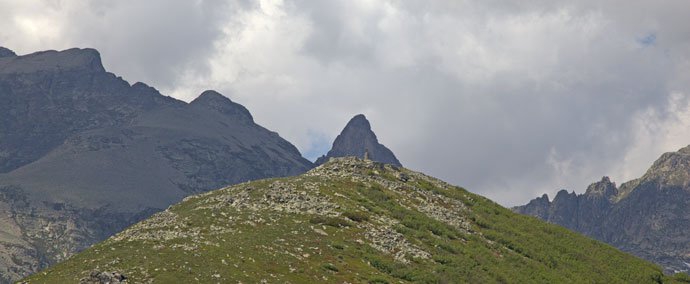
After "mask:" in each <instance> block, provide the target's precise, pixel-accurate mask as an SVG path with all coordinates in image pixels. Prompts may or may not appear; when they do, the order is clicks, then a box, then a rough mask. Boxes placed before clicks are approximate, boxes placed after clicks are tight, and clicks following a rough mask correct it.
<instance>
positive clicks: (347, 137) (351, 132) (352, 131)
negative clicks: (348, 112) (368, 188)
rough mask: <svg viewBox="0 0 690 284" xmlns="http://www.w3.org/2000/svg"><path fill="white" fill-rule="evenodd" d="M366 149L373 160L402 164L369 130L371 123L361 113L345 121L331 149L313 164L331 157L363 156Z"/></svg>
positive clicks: (318, 163)
mask: <svg viewBox="0 0 690 284" xmlns="http://www.w3.org/2000/svg"><path fill="white" fill-rule="evenodd" d="M367 151H368V152H369V158H370V159H372V160H374V161H377V162H381V163H386V164H391V165H396V166H402V164H401V163H400V161H398V159H397V158H396V157H395V155H394V154H393V152H392V151H391V150H389V149H388V148H386V146H383V145H382V144H380V143H379V141H378V138H376V134H374V132H373V131H372V130H371V124H369V121H368V120H367V118H366V117H365V116H364V115H363V114H358V115H356V116H355V117H353V118H352V119H351V120H350V121H349V122H348V123H347V125H346V126H345V128H344V129H343V131H342V132H341V133H340V135H338V137H336V138H335V141H334V142H333V147H332V148H331V150H330V151H328V153H327V154H326V155H324V156H321V157H319V158H318V159H317V160H316V162H315V164H316V165H320V164H323V163H325V162H326V161H328V159H329V158H333V157H347V156H354V157H359V158H364V153H365V152H367Z"/></svg>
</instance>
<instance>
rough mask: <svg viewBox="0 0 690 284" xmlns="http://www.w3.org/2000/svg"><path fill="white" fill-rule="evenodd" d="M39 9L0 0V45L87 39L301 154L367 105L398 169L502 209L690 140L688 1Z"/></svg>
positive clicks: (129, 72) (132, 72)
mask: <svg viewBox="0 0 690 284" xmlns="http://www.w3.org/2000/svg"><path fill="white" fill-rule="evenodd" d="M34 2H35V3H34ZM32 3H33V4H32ZM49 3H53V4H51V5H47V6H46V5H43V4H44V2H43V1H26V2H24V1H22V4H17V3H14V2H12V3H10V2H3V1H1V0H0V24H3V26H6V27H12V28H11V29H8V30H3V31H0V41H2V43H0V45H2V44H5V42H7V43H8V44H5V45H8V47H10V48H12V47H13V46H12V45H16V46H17V48H19V49H20V50H21V51H27V50H39V49H47V48H67V47H69V46H73V45H82V46H85V45H88V46H94V47H96V48H99V49H100V50H101V52H102V54H103V56H104V62H105V64H106V66H107V67H108V68H109V69H110V70H112V71H114V72H116V73H118V74H121V75H123V76H124V77H125V78H126V79H128V80H131V81H145V82H147V83H150V84H151V85H153V86H156V87H158V88H161V89H162V90H163V91H164V92H165V93H166V94H171V95H174V96H176V97H178V98H181V99H185V100H190V99H192V98H193V97H194V96H196V94H198V93H200V92H201V91H202V90H204V89H217V90H221V91H222V92H223V93H225V94H226V95H228V96H229V97H231V98H232V99H233V100H235V101H238V102H240V103H242V104H244V105H246V106H247V107H248V108H249V109H250V110H251V111H252V113H253V114H254V116H255V118H256V119H257V121H258V122H259V123H261V124H263V125H265V126H267V127H268V128H270V129H273V130H275V131H277V132H279V133H281V135H282V136H283V137H285V138H287V139H289V140H291V141H293V142H294V143H295V144H296V145H297V146H298V147H299V148H300V150H302V152H303V153H306V155H307V156H308V157H311V158H314V157H316V156H318V155H319V153H320V152H325V151H326V150H327V149H328V147H329V144H330V142H331V141H332V139H333V138H335V136H336V135H337V133H338V132H339V131H340V130H341V128H342V127H343V126H344V124H345V123H346V122H347V121H348V119H349V118H350V117H351V116H352V115H354V114H356V113H365V114H366V115H367V116H368V117H369V119H370V120H371V122H372V126H373V128H374V131H375V132H376V133H377V134H378V136H379V138H380V140H381V142H382V143H384V144H386V145H387V146H389V148H391V149H392V150H393V151H394V152H395V153H396V154H397V155H398V157H399V158H400V160H401V162H402V163H403V164H405V165H406V166H409V167H411V168H414V169H417V170H422V171H425V172H427V173H429V174H432V175H435V176H438V177H441V178H444V179H446V180H448V181H451V182H453V183H456V184H459V185H463V186H466V187H468V188H469V189H470V190H472V191H475V192H478V193H481V194H484V195H486V196H488V197H490V198H492V199H495V200H497V201H499V202H501V203H502V204H505V205H515V204H520V203H524V202H526V201H527V200H528V199H530V198H532V197H534V196H537V195H541V193H544V192H547V193H551V194H553V193H554V192H555V191H556V190H558V189H560V188H568V189H574V190H576V191H583V190H584V188H585V186H586V185H587V184H588V183H589V182H591V181H595V180H598V179H599V178H600V176H602V175H610V176H612V178H614V179H617V180H618V182H619V183H620V182H622V181H623V180H624V179H629V178H633V177H636V176H637V175H641V174H642V172H643V171H644V169H645V167H646V166H648V165H649V164H650V163H651V161H652V160H653V159H654V158H656V156H658V155H659V154H660V153H661V152H662V151H671V150H675V149H676V148H679V147H681V146H683V145H684V144H688V143H690V131H687V130H685V129H689V128H688V127H687V126H688V125H690V118H689V117H690V112H689V111H688V102H687V96H688V95H689V94H690V90H689V88H690V82H689V80H690V76H689V75H690V25H687V20H686V18H687V16H686V15H687V13H688V12H690V5H688V4H687V2H686V1H681V0H678V1H666V2H664V3H663V4H660V3H654V2H646V1H639V2H634V3H630V2H621V1H605V2H602V1H578V2H577V3H572V2H565V1H546V0H544V1H540V0H533V1H421V0H419V1H416V0H409V1H364V0H357V1H349V0H348V1H345V0H342V1H303V0H295V1H280V0H263V1H246V2H226V1H216V2H214V1H172V2H171V1H162V0H160V1H147V2H146V3H143V2H136V1H117V2H112V1H102V2H99V1H92V2H89V3H90V4H88V5H86V6H85V5H84V4H79V3H80V2H78V1H53V2H49ZM37 7H41V8H40V9H38V8H37ZM37 27H38V28H37ZM41 27H44V28H41ZM9 30H12V31H13V32H10V31H9ZM18 32H19V33H18ZM22 32H23V33H22ZM31 33H33V34H31Z"/></svg>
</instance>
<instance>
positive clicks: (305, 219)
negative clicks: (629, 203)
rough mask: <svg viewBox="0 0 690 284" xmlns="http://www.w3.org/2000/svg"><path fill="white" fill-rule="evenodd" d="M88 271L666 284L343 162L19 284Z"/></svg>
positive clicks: (556, 235)
mask: <svg viewBox="0 0 690 284" xmlns="http://www.w3.org/2000/svg"><path fill="white" fill-rule="evenodd" d="M92 271H107V272H118V273H122V274H124V275H126V276H127V277H128V281H129V283H152V282H155V283H189V282H203V283H237V282H238V281H240V282H242V283H257V282H261V281H264V282H268V283H284V282H289V283H304V282H327V283H344V282H349V283H405V282H423V283H457V282H471V283H493V282H504V283H532V282H541V283H557V282H558V283H563V282H567V283H574V282H577V283H580V282H587V283H592V282H596V283H659V282H673V281H676V280H677V279H671V278H668V277H665V276H664V275H663V274H662V271H661V268H659V267H657V266H655V265H653V264H651V263H649V262H646V261H643V260H641V259H638V258H635V257H633V256H630V255H628V254H625V253H622V252H620V251H618V250H616V249H614V248H613V247H610V246H608V245H605V244H603V243H600V242H598V241H594V240H591V239H588V238H585V237H583V236H581V235H578V234H575V233H572V232H570V231H568V230H566V229H563V228H561V227H558V226H554V225H550V224H547V223H545V222H542V221H539V220H537V219H535V218H532V217H527V216H522V215H518V214H514V213H512V212H511V211H509V210H508V209H505V208H503V207H501V206H499V205H497V204H496V203H494V202H492V201H490V200H488V199H486V198H483V197H481V196H478V195H475V194H472V193H469V192H467V191H466V190H464V189H462V188H459V187H455V186H451V185H449V184H447V183H444V182H442V181H440V180H437V179H434V178H431V177H428V176H426V175H423V174H420V173H416V172H412V171H409V170H406V169H402V168H396V167H392V166H389V165H382V164H378V163H374V162H371V161H362V160H357V159H354V158H342V159H334V160H332V161H331V162H329V163H326V164H324V165H322V166H320V167H318V168H316V169H314V170H312V171H310V172H308V173H306V174H304V175H301V176H298V177H291V178H280V179H270V180H262V181H257V182H251V183H244V184H240V185H236V186H232V187H228V188H224V189H221V190H217V191H213V192H210V193H206V194H202V195H197V196H193V197H189V198H186V199H185V200H184V201H183V202H181V203H179V204H177V205H175V206H172V207H170V208H169V209H168V210H166V211H165V212H161V213H159V214H156V215H154V216H153V217H152V218H150V219H148V220H145V221H143V222H141V223H139V224H136V225H134V226H132V227H131V228H129V229H127V230H126V231H124V232H122V233H120V234H118V235H116V236H115V237H112V238H110V239H109V240H107V241H105V242H103V243H100V244H98V245H96V246H94V247H92V248H90V249H88V250H86V251H84V252H83V253H80V254H78V255H76V256H74V257H72V258H70V259H69V260H68V261H66V262H63V263H61V264H58V265H56V266H54V267H52V268H50V269H48V270H46V271H43V272H40V273H37V274H35V275H33V276H31V277H29V278H28V279H25V280H24V281H27V282H28V283H63V282H75V283H76V282H78V281H80V279H86V278H88V277H89V275H90V274H91V273H92ZM678 281H680V280H679V279H678Z"/></svg>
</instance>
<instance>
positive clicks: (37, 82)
mask: <svg viewBox="0 0 690 284" xmlns="http://www.w3.org/2000/svg"><path fill="white" fill-rule="evenodd" d="M0 100H1V101H2V104H0V126H1V128H0V283H3V282H7V281H10V280H16V279H18V278H20V277H23V276H26V275H28V274H29V273H32V272H36V271H38V270H41V269H44V268H46V267H47V266H49V265H52V264H55V263H57V262H59V261H62V260H64V259H66V258H67V257H69V256H71V255H72V254H74V253H75V252H78V251H80V250H83V249H85V248H86V247H88V246H90V245H92V244H94V243H96V242H98V241H101V240H103V239H105V238H107V237H109V236H111V235H113V234H114V233H116V232H119V231H121V230H122V229H124V228H125V227H127V226H129V225H131V224H133V223H135V222H137V221H139V220H141V219H143V218H145V217H147V216H149V215H151V214H153V213H155V212H158V211H160V210H162V209H165V208H167V207H168V206H169V205H171V204H174V203H175V202H178V201H180V200H182V198H184V197H186V196H188V195H190V194H195V193H200V192H205V191H208V190H212V189H217V188H220V187H222V186H226V185H230V184H236V183H240V182H246V181H250V180H257V179H262V178H268V177H282V176H293V175H298V174H301V173H304V172H306V171H307V170H309V169H311V168H313V166H314V165H313V164H312V163H311V162H310V161H308V160H306V159H305V158H303V157H302V155H301V154H300V153H299V151H298V150H297V148H295V147H294V146H293V145H292V144H291V143H290V142H288V141H286V140H284V139H282V138H281V137H280V136H279V135H278V134H277V133H275V132H272V131H269V130H267V129H265V128H263V127H261V126H260V125H257V124H256V123H255V122H254V120H253V117H252V115H251V114H250V112H249V111H248V110H247V109H246V108H244V107H243V106H241V105H239V104H237V103H235V102H232V101H231V100H230V99H228V98H227V97H225V96H223V95H221V94H219V93H218V92H215V91H205V92H203V93H202V94H201V95H199V96H198V98H196V99H195V100H193V101H192V102H191V103H185V102H182V101H179V100H176V99H174V98H171V97H166V96H163V95H161V94H160V93H159V92H158V91H157V90H156V89H154V88H152V87H150V86H147V85H146V84H144V83H135V84H133V85H130V84H129V83H128V82H126V81H124V80H123V79H122V78H120V77H117V76H116V75H114V74H112V73H109V72H107V71H106V70H105V68H104V67H103V65H102V64H101V57H100V54H99V53H98V52H97V51H96V50H94V49H76V48H75V49H69V50H64V51H43V52H37V53H33V54H28V55H24V56H17V55H16V54H15V53H14V52H12V51H11V50H9V49H7V48H2V47H0ZM353 121H354V122H356V123H352V125H351V126H348V127H346V131H344V132H343V133H342V134H341V135H340V136H339V139H340V140H343V141H348V142H347V143H346V144H347V149H346V150H345V151H341V150H342V149H343V147H337V149H340V150H335V151H333V150H332V151H330V152H329V155H330V157H339V156H345V155H350V154H351V153H364V151H365V147H371V148H370V150H371V151H372V154H373V155H374V157H379V155H380V154H379V152H381V153H383V154H386V155H387V156H381V157H389V156H392V153H391V152H390V150H388V149H385V147H384V148H383V149H385V150H386V151H388V152H387V153H384V152H382V151H381V150H380V147H383V146H380V147H378V144H372V143H371V141H372V140H371V137H373V141H374V142H376V136H375V134H373V132H371V129H370V126H369V122H368V121H366V118H364V116H363V115H360V116H356V117H355V118H354V119H353ZM348 125H349V124H348ZM362 134H363V135H364V136H361V135H362ZM358 139H362V141H360V142H358V141H357V140H358ZM340 140H338V141H340ZM336 144H337V145H340V143H336ZM336 144H334V145H336ZM334 148H335V146H334ZM331 152H332V153H331ZM392 157H393V160H390V161H393V162H395V163H396V164H398V165H399V162H398V161H397V159H395V157H394V156H392ZM386 159H388V158H386ZM383 161H388V160H385V159H384V160H383Z"/></svg>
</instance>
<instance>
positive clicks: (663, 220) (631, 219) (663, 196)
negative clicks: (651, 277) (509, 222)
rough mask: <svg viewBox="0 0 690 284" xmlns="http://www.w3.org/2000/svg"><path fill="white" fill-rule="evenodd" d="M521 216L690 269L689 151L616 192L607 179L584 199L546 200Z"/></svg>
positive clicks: (563, 194) (670, 267)
mask: <svg viewBox="0 0 690 284" xmlns="http://www.w3.org/2000/svg"><path fill="white" fill-rule="evenodd" d="M514 210H515V211H516V212H519V213H522V214H527V215H532V216H536V217H539V218H541V219H543V220H546V221H548V222H551V223H554V224H558V225H561V226H564V227H566V228H569V229H571V230H574V231H577V232H580V233H583V234H585V235H587V236H590V237H592V238H595V239H597V240H601V241H604V242H607V243H609V244H611V245H613V246H615V247H617V248H619V249H621V250H623V251H626V252H629V253H632V254H634V255H637V256H639V257H641V258H644V259H647V260H650V261H653V262H655V263H658V264H660V265H662V266H664V268H665V269H666V271H667V272H678V271H688V270H689V269H690V146H688V147H685V148H683V149H680V150H679V151H677V152H672V153H665V154H663V155H662V156H661V157H660V158H659V159H658V160H656V162H654V164H653V165H652V166H651V167H650V168H649V170H647V173H645V174H644V175H643V176H642V177H640V178H638V179H634V180H631V181H628V182H626V183H623V184H622V185H620V187H617V186H616V184H615V183H613V182H611V181H610V180H609V178H608V177H604V178H602V180H601V181H599V182H596V183H593V184H592V185H590V186H589V187H588V188H587V191H586V192H585V193H584V194H580V195H578V194H575V193H574V192H573V193H568V192H567V191H565V190H561V191H560V192H558V194H557V195H556V197H555V198H554V199H553V201H549V197H548V196H547V195H544V196H542V197H540V198H536V199H534V200H532V201H530V202H529V203H528V204H527V205H524V206H520V207H516V208H514Z"/></svg>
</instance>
